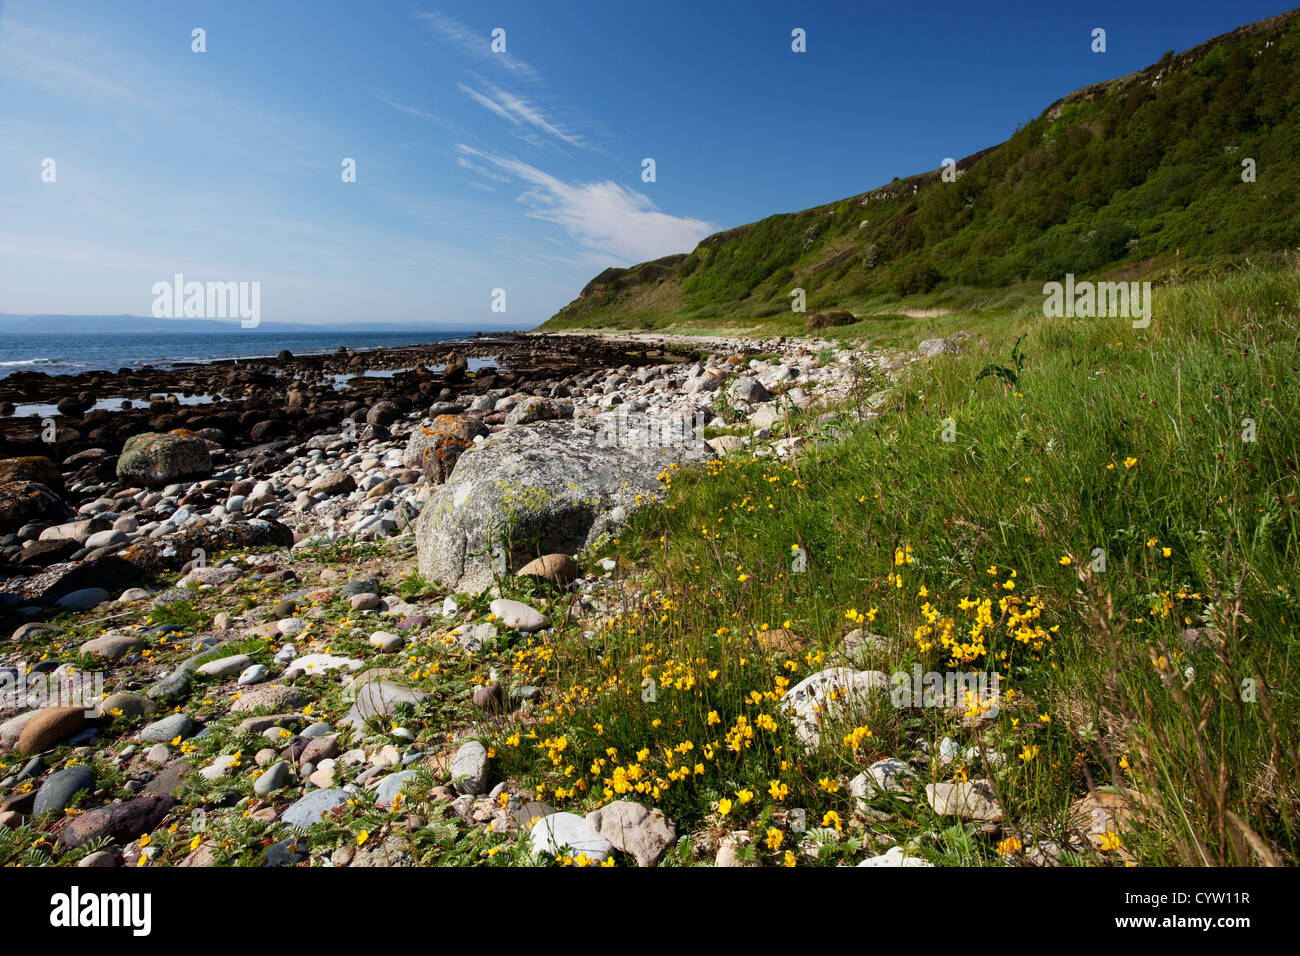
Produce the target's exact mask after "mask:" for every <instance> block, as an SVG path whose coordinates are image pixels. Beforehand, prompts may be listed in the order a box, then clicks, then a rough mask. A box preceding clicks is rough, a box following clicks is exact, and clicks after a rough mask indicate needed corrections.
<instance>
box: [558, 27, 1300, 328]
mask: <svg viewBox="0 0 1300 956" xmlns="http://www.w3.org/2000/svg"><path fill="white" fill-rule="evenodd" d="M1298 53H1300V11H1292V12H1291V13H1287V14H1284V15H1282V16H1279V17H1274V18H1272V19H1269V20H1262V21H1259V22H1258V23H1254V24H1250V25H1248V26H1244V27H1241V28H1239V29H1237V30H1234V31H1233V32H1232V33H1229V34H1226V35H1224V36H1221V37H1218V38H1216V39H1214V40H1211V41H1209V42H1207V43H1205V44H1202V45H1201V46H1199V47H1197V48H1195V49H1193V50H1189V51H1187V52H1185V53H1181V54H1174V53H1172V52H1170V53H1166V54H1165V56H1164V57H1162V58H1161V60H1160V62H1159V63H1156V64H1154V65H1152V66H1150V67H1148V68H1147V69H1145V70H1143V71H1141V72H1139V73H1134V74H1131V75H1129V76H1125V77H1121V78H1119V79H1116V80H1111V81H1109V82H1106V83H1099V84H1096V85H1093V86H1089V87H1086V88H1084V89H1081V90H1077V91H1075V92H1074V93H1072V94H1070V95H1069V96H1066V97H1065V98H1064V99H1061V100H1058V101H1057V102H1056V103H1053V104H1052V105H1051V106H1049V107H1048V108H1047V109H1045V110H1044V111H1043V113H1042V114H1041V115H1040V116H1039V117H1038V118H1037V119H1035V120H1033V121H1032V122H1030V123H1027V124H1026V125H1024V126H1022V127H1021V128H1020V129H1018V130H1016V132H1015V133H1014V135H1012V136H1011V138H1010V139H1008V140H1007V141H1006V142H1005V143H1002V144H1000V145H998V146H995V147H992V148H990V149H987V150H984V151H982V152H980V153H977V154H975V155H973V156H968V157H966V158H965V159H962V160H960V161H958V162H957V164H956V174H957V175H956V178H955V180H953V181H947V180H945V179H944V178H943V176H942V170H935V171H931V172H927V173H922V174H920V175H916V176H911V177H908V178H906V179H895V180H894V181H893V182H891V183H888V184H887V185H884V186H881V187H879V188H877V189H873V190H871V191H870V192H866V193H862V194H860V195H857V196H851V197H849V198H847V199H843V200H841V201H839V202H835V203H831V204H829V205H825V206H819V207H817V208H814V209H808V210H804V211H803V212H797V213H788V214H782V215H775V216H770V217H768V218H767V219H764V220H762V221H761V222H756V223H751V224H749V225H745V226H740V227H738V228H735V229H731V230H728V231H726V232H721V233H718V234H716V235H713V236H709V237H708V238H706V239H704V240H703V241H702V242H701V243H700V244H699V246H697V247H696V248H695V250H694V251H692V252H690V253H689V254H685V253H683V254H679V255H673V256H667V257H665V258H663V259H658V260H655V261H653V262H646V263H641V264H640V265H636V266H633V267H631V268H628V269H607V270H605V271H604V272H602V273H601V274H600V275H598V276H597V277H596V278H595V279H593V280H592V281H591V282H590V283H589V284H588V285H587V287H586V288H585V289H583V290H582V293H581V295H579V297H578V298H577V299H576V300H574V301H573V302H571V303H570V304H569V305H567V306H565V308H563V309H562V310H560V312H559V313H557V314H556V315H555V316H554V317H553V318H552V319H550V321H548V322H547V323H546V324H545V325H544V326H543V328H545V329H563V328H574V327H608V328H625V329H634V328H664V327H670V326H677V327H683V328H690V327H694V328H706V327H715V326H717V327H722V326H732V327H735V326H751V327H759V328H766V329H767V330H770V331H793V330H796V329H800V328H802V327H803V326H804V322H805V319H806V316H804V315H796V314H793V313H792V312H791V300H790V298H789V296H790V292H791V290H792V289H794V288H796V287H799V288H802V289H804V290H805V292H806V295H807V311H808V313H809V314H813V313H817V312H825V311H828V310H847V311H850V312H853V313H854V314H855V315H867V314H872V315H875V314H882V313H900V312H904V311H907V310H911V309H915V308H918V307H923V306H940V307H943V306H948V307H953V308H961V309H984V310H993V311H998V310H1002V309H1006V308H1015V307H1018V306H1023V305H1025V304H1026V303H1028V302H1029V301H1030V300H1031V299H1033V298H1035V297H1038V296H1041V284H1042V283H1043V282H1044V281H1047V280H1051V279H1060V278H1061V277H1062V276H1063V275H1064V274H1065V273H1067V272H1072V273H1075V274H1076V275H1081V274H1103V273H1104V274H1122V275H1125V276H1129V277H1137V276H1146V277H1149V278H1164V277H1165V276H1167V275H1170V274H1171V273H1172V274H1173V275H1175V276H1181V277H1187V276H1189V275H1194V274H1197V273H1201V272H1205V271H1211V270H1213V269H1215V267H1216V266H1220V265H1223V264H1226V263H1227V262H1231V261H1238V260H1240V259H1241V258H1242V257H1244V256H1246V255H1249V254H1252V253H1260V252H1264V251H1274V250H1280V249H1285V248H1289V247H1293V246H1295V245H1296V244H1297V243H1300V113H1298V112H1297V105H1298V104H1300V56H1297V54H1298ZM1247 159H1249V160H1253V161H1254V175H1255V181H1254V182H1247V181H1243V174H1244V173H1245V172H1246V170H1245V168H1244V167H1243V160H1247ZM951 176H952V174H951V173H950V174H949V178H950V179H951ZM848 319H849V317H844V319H843V321H848ZM846 331H849V330H846ZM855 331H861V330H855Z"/></svg>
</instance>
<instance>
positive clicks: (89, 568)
mask: <svg viewBox="0 0 1300 956" xmlns="http://www.w3.org/2000/svg"><path fill="white" fill-rule="evenodd" d="M710 344H714V345H718V344H722V345H725V346H726V348H725V349H721V350H719V351H717V352H715V353H713V354H712V355H708V356H703V357H695V356H691V357H687V356H688V355H689V352H687V355H684V354H683V353H684V352H686V351H687V350H686V349H685V347H684V346H683V345H681V344H679V343H676V342H674V343H671V344H668V343H664V342H661V341H656V340H650V341H647V340H646V339H645V338H640V339H638V338H626V337H607V336H549V335H536V334H517V335H511V336H496V337H492V338H491V339H489V338H487V337H484V338H483V339H482V340H479V341H478V342H477V343H476V344H474V345H473V346H472V347H467V346H466V345H464V344H457V345H450V346H422V347H415V348H413V349H411V348H403V349H384V350H378V351H377V352H376V353H373V354H372V353H362V354H354V355H351V356H349V355H348V354H347V353H346V352H340V353H339V354H337V355H334V356H313V357H310V358H306V359H294V358H292V357H290V356H287V355H281V356H280V357H279V358H278V359H276V360H274V367H272V360H263V361H261V362H255V363H241V364H240V365H238V366H235V365H233V364H232V365H230V366H225V367H223V366H222V365H220V364H214V365H212V366H205V367H203V368H202V369H201V370H198V369H189V368H185V369H173V370H168V371H159V372H157V373H156V374H145V373H139V372H137V373H131V374H124V375H120V376H112V375H108V374H105V373H87V375H83V376H78V377H76V380H75V383H69V382H66V381H63V380H57V381H50V382H46V384H45V386H44V387H45V388H46V389H50V390H63V391H70V390H71V389H72V388H74V387H76V386H82V385H87V384H88V383H90V382H94V383H97V384H95V385H94V386H93V388H94V391H89V392H87V391H83V392H80V393H76V394H75V395H74V396H73V400H72V402H73V404H72V405H71V406H69V404H68V402H67V401H65V402H63V403H61V404H62V406H63V407H64V409H65V410H64V412H62V413H60V414H59V415H58V416H57V417H54V418H51V419H48V420H46V421H45V422H44V423H43V424H39V425H37V424H33V423H32V420H30V419H29V420H26V421H15V420H10V421H5V422H4V423H3V436H2V438H0V456H3V458H2V459H0V535H2V536H3V537H0V600H3V602H4V603H5V604H6V605H8V606H15V605H21V604H24V603H32V604H33V606H41V605H47V604H49V603H51V602H53V601H56V600H61V599H66V597H67V595H68V594H69V592H73V591H78V590H81V589H82V588H83V586H85V585H87V584H88V583H89V582H92V581H94V582H96V584H97V586H99V587H101V588H104V587H126V586H129V585H130V584H132V583H135V581H136V580H137V579H142V578H146V577H148V576H149V575H152V574H156V573H158V572H160V571H166V570H178V569H180V568H182V567H185V566H187V565H188V564H190V563H191V562H192V561H200V562H201V561H203V560H205V559H206V557H207V556H208V555H211V554H215V553H217V552H218V551H222V550H229V549H232V548H250V547H260V546H267V545H273V546H280V547H289V546H292V545H293V544H294V543H295V541H296V542H302V541H303V540H306V539H312V538H314V537H316V536H319V535H320V534H321V533H326V534H329V535H336V536H337V535H342V534H351V535H355V536H357V537H359V538H360V539H362V540H367V539H370V538H373V537H375V536H387V535H391V534H395V533H403V532H405V531H406V530H407V529H408V528H410V527H411V526H412V523H413V521H414V518H415V516H416V515H417V514H418V513H419V511H420V509H421V508H422V507H423V505H424V503H425V501H426V500H427V499H428V498H429V497H430V496H431V495H432V494H433V492H434V490H435V489H438V488H440V487H441V486H444V485H447V486H448V487H450V488H452V489H453V491H452V494H461V495H468V494H470V493H471V490H470V489H468V488H466V489H462V485H463V484H465V483H468V482H471V481H474V480H477V481H478V482H479V483H480V484H481V483H482V482H483V481H489V482H491V481H495V482H497V484H500V483H501V482H500V475H496V476H495V477H494V475H493V474H492V473H491V470H490V469H487V470H484V469H477V470H471V471H470V472H468V473H464V474H462V475H461V476H459V478H460V479H461V480H457V481H453V480H452V479H453V470H454V469H455V465H456V461H457V459H458V457H459V455H460V453H461V452H462V451H464V450H466V449H468V448H472V447H475V446H476V445H479V444H483V443H484V442H486V441H487V440H488V439H489V438H493V439H494V441H493V442H492V443H491V444H492V447H493V448H496V449H498V450H499V451H500V450H501V449H502V448H503V447H504V448H505V449H506V451H505V452H504V453H498V454H497V455H496V456H495V458H496V459H497V460H496V463H495V467H496V468H497V470H498V471H500V470H501V469H504V470H505V471H507V472H509V471H511V470H512V469H517V467H518V465H517V462H515V458H514V453H513V451H512V450H511V449H513V447H514V446H515V445H519V444H521V443H523V444H526V443H528V441H530V440H533V444H534V445H537V446H538V447H537V448H535V449H534V451H533V452H532V453H530V454H532V455H533V457H535V458H538V459H539V461H537V462H534V463H533V464H532V465H530V466H529V467H530V468H532V469H533V470H535V471H537V472H539V474H541V478H540V479H539V482H540V484H541V485H546V484H547V483H548V482H549V483H550V484H551V485H553V486H556V487H579V488H581V489H582V493H581V494H578V495H577V496H575V500H578V499H582V497H583V495H585V494H587V491H588V490H590V486H591V485H592V482H593V481H595V480H596V479H594V478H593V476H592V475H591V474H588V473H587V472H585V471H582V470H581V469H579V471H580V473H577V474H573V475H569V476H568V477H562V476H561V475H560V474H559V472H563V471H564V467H565V466H572V465H574V463H575V461H577V458H576V457H575V455H577V451H576V449H577V448H578V447H579V446H581V447H583V448H584V449H585V454H586V466H585V467H586V468H587V471H590V469H591V467H593V466H594V465H595V463H597V462H601V461H604V462H606V464H608V465H609V466H610V467H607V468H606V469H605V471H606V474H605V476H604V478H603V479H600V481H599V482H598V483H603V486H604V487H606V488H613V487H614V486H616V485H617V486H619V487H620V488H621V489H622V491H626V490H627V489H629V488H632V484H635V488H634V489H633V490H632V491H631V492H630V494H632V495H635V494H638V493H639V494H643V495H644V494H647V493H649V492H650V491H651V490H652V488H651V487H650V486H651V485H653V484H654V482H653V480H652V478H653V475H654V474H655V473H657V470H658V467H657V466H655V467H650V468H648V469H647V468H645V467H639V466H640V465H641V464H645V463H647V462H648V463H650V464H651V465H654V463H655V461H656V459H657V458H658V457H662V456H663V455H664V454H667V453H669V452H675V450H676V449H677V448H679V447H681V446H683V445H685V446H689V448H690V449H691V450H692V453H693V454H696V455H699V454H716V453H725V452H726V451H731V450H735V449H736V448H739V447H741V446H742V444H743V442H744V441H747V440H748V438H742V437H740V436H737V435H732V434H721V435H718V436H717V437H715V438H713V439H712V440H710V441H709V442H708V443H707V444H705V443H704V442H703V441H702V439H701V434H702V431H703V429H705V428H710V427H711V428H713V429H715V430H724V429H729V428H730V429H733V430H734V428H735V426H737V425H738V424H746V423H747V424H749V425H751V426H752V427H753V430H754V433H755V434H757V435H759V436H760V437H766V435H767V434H768V433H769V432H770V429H771V427H772V426H773V425H775V424H776V423H777V422H779V421H780V420H781V419H782V417H783V415H784V414H785V412H783V411H781V410H780V409H781V408H782V403H784V406H785V407H788V408H794V409H798V408H801V407H807V406H810V405H812V404H814V403H817V402H822V401H825V400H827V399H828V398H834V397H837V396H838V397H843V395H844V394H846V393H847V383H848V382H849V380H850V379H851V378H852V374H854V369H855V368H857V369H859V370H860V369H861V367H864V366H863V363H867V364H869V365H879V366H880V367H882V368H884V367H893V368H897V367H901V365H902V364H903V362H904V361H905V360H904V359H903V358H902V357H899V356H892V357H891V356H886V357H884V358H883V359H882V358H881V357H880V356H864V355H861V354H858V353H856V352H851V351H843V352H841V351H838V350H836V349H834V348H833V346H831V345H829V343H819V342H781V341H780V340H778V341H776V342H775V343H771V344H764V345H763V346H761V347H762V348H765V349H766V350H767V351H766V352H764V353H763V356H764V357H763V359H762V361H751V360H747V359H746V354H747V353H748V354H751V355H752V354H755V353H756V352H757V350H758V349H759V348H760V346H759V345H758V344H756V343H754V342H752V341H748V340H735V341H732V342H722V343H718V342H716V341H715V342H712V343H710ZM467 353H469V354H468V355H467ZM832 353H833V355H834V357H835V358H834V360H833V361H825V362H824V361H822V360H820V359H819V358H818V355H819V354H821V355H822V357H823V358H826V357H827V355H828V354H832ZM488 354H490V355H493V356H495V357H496V360H497V361H500V362H501V364H502V365H503V366H506V368H500V367H496V366H489V367H481V368H479V369H477V370H475V371H472V372H471V371H469V370H468V364H469V363H468V358H470V357H475V356H477V355H488ZM417 357H418V359H419V361H418V362H414V367H410V368H407V367H408V366H411V365H412V363H413V361H414V359H416V358H417ZM435 357H436V358H438V359H440V360H441V362H442V366H441V367H440V369H439V370H438V371H437V372H434V371H430V370H429V369H428V368H426V367H425V363H428V362H430V361H432V359H433V358H435ZM394 365H397V366H400V367H403V368H407V370H406V371H400V372H397V373H396V374H394V375H392V376H391V377H385V378H365V377H361V376H360V373H361V372H364V371H366V370H372V369H375V368H383V367H392V366H394ZM338 368H347V369H350V370H351V371H352V372H355V373H358V376H357V377H354V378H352V379H351V380H350V382H349V385H350V386H351V387H350V388H349V389H347V390H346V391H343V392H340V391H338V390H336V389H335V388H333V387H332V384H331V383H330V380H329V379H328V376H331V375H335V374H339V373H337V372H336V371H335V370H336V369H338ZM31 378H32V376H31V375H30V374H28V375H25V376H24V380H28V379H31ZM137 379H147V380H149V382H150V383H151V386H152V387H151V388H147V389H146V388H145V387H144V385H143V384H141V383H140V382H138V381H137ZM5 381H6V382H9V380H5ZM724 383H725V385H726V388H725V394H723V393H722V392H723V386H724ZM188 386H193V388H196V389H198V388H203V389H216V390H217V391H218V394H220V395H221V396H223V398H222V400H221V401H219V402H216V403H213V404H211V405H190V406H186V405H179V404H177V403H175V402H166V401H154V402H153V403H152V404H151V405H150V407H149V408H148V409H138V410H137V409H132V410H124V411H119V412H110V411H105V410H94V411H89V410H84V408H78V407H76V406H77V405H78V404H80V405H82V406H84V405H86V404H87V403H88V402H90V401H92V400H93V399H94V398H95V396H96V394H102V393H103V392H113V393H114V394H126V393H128V392H130V391H131V390H133V389H136V388H140V389H142V390H143V391H144V392H145V393H148V392H154V391H156V390H157V389H158V388H171V389H181V388H183V387H188ZM8 387H9V388H10V389H11V390H12V389H14V388H15V387H16V386H15V385H14V384H12V383H10V384H9V386H8ZM828 389H830V391H829V392H828ZM225 396H229V397H225ZM33 397H35V398H41V397H46V396H45V395H42V394H40V393H39V392H38V393H35V394H34V393H32V392H30V391H29V392H27V393H25V395H24V398H27V399H31V398H33ZM602 416H604V417H602ZM584 419H591V420H590V421H588V422H586V426H587V427H577V425H576V424H574V422H575V420H584ZM546 422H564V423H568V424H563V425H559V424H557V425H545V424H544V423H546ZM522 426H526V427H522ZM547 428H550V429H551V432H552V433H551V434H549V435H544V436H543V437H542V438H541V440H540V443H539V442H538V441H536V440H534V439H535V438H536V436H535V435H534V434H533V433H534V432H536V431H537V430H539V429H540V430H543V431H545V430H546V429H547ZM499 432H509V433H510V436H512V437H502V438H501V440H495V438H496V436H497V433H499ZM46 439H52V440H46ZM776 451H777V452H778V453H786V452H788V451H789V448H788V447H787V446H785V445H782V444H780V443H778V444H777V446H776ZM490 457H491V456H488V455H483V456H481V459H482V461H484V462H485V463H487V462H488V461H489V458H490ZM578 457H581V456H578ZM669 457H672V455H671V454H669ZM557 468H558V471H556V469H557ZM548 469H549V471H552V472H556V473H554V474H548ZM633 472H638V473H639V474H640V477H639V478H638V479H637V481H636V482H634V483H632V484H629V482H628V475H629V474H631V473H633ZM602 494H603V492H600V491H597V492H595V498H593V499H591V501H585V502H584V501H581V500H579V501H578V510H579V511H583V512H584V513H585V512H587V511H592V509H593V507H595V506H594V505H593V503H592V502H596V501H597V499H599V501H598V504H599V508H597V509H596V511H594V512H592V513H591V514H587V515H586V516H585V518H581V519H580V520H579V521H578V524H577V525H574V524H573V522H572V521H571V520H569V519H570V518H571V517H572V516H571V515H570V516H569V517H565V518H560V517H557V516H556V515H555V514H553V513H550V512H547V513H545V514H542V513H539V514H538V515H534V516H532V518H530V519H529V520H530V521H531V522H532V525H533V526H534V529H533V530H534V532H537V533H525V534H524V535H523V536H522V537H521V538H519V539H518V540H516V541H514V542H513V543H512V544H511V546H510V547H511V550H512V554H511V556H510V558H509V560H508V561H507V563H509V564H512V565H515V566H517V565H518V564H519V563H524V562H526V560H527V559H528V556H529V555H528V552H531V556H532V557H535V556H537V554H539V553H548V552H551V551H576V550H579V549H580V548H581V547H582V546H583V544H584V543H589V540H588V536H589V532H590V529H591V527H592V526H594V525H595V524H596V523H597V519H598V518H599V517H600V514H601V513H604V512H606V511H609V510H610V509H613V508H617V507H619V506H620V504H621V505H624V506H625V505H626V502H620V501H615V500H614V498H615V497H626V496H625V495H622V492H620V495H615V496H613V497H611V496H609V495H605V497H604V498H602V497H601V495H602ZM475 497H476V500H477V499H478V498H480V497H481V496H475ZM497 498H498V500H497V505H498V506H500V507H505V505H503V504H502V502H501V500H500V498H501V496H500V495H498V496H497ZM435 507H443V506H442V505H436V506H435ZM511 507H514V508H515V510H518V503H517V502H516V503H514V504H513V505H511ZM444 510H445V509H444ZM553 510H554V509H552V511H553ZM457 520H459V521H461V522H462V523H463V522H464V520H467V519H457ZM478 520H479V521H480V522H488V521H491V520H494V519H493V516H492V515H490V514H485V513H484V514H480V515H479V518H478ZM616 520H617V516H616ZM566 522H567V524H566ZM557 524H559V525H565V527H566V529H567V530H566V531H564V532H563V533H558V534H550V532H549V531H548V530H547V528H546V527H542V526H551V525H557ZM443 531H444V532H445V533H444V534H442V536H441V537H439V536H438V535H434V536H433V537H434V538H437V539H438V540H437V541H436V542H434V543H431V544H430V545H429V548H431V549H438V550H445V549H444V548H443V543H444V542H443V539H444V538H447V535H450V536H451V537H452V538H456V537H457V536H458V535H459V536H460V539H461V540H459V541H458V543H457V545H456V547H457V548H459V552H458V553H459V554H460V555H461V557H460V558H457V559H455V560H456V561H460V564H458V565H456V566H455V567H452V566H451V562H450V561H449V560H448V559H446V558H445V556H444V555H440V556H437V557H430V558H429V559H427V560H423V559H422V563H421V567H422V568H423V569H425V570H426V571H429V572H430V573H431V574H432V575H433V576H435V577H437V578H439V579H441V580H445V583H447V584H448V585H449V586H450V585H455V584H457V583H458V582H459V581H461V580H462V579H463V578H465V577H466V576H467V575H468V576H471V577H474V578H475V579H476V580H480V581H481V579H482V578H483V568H482V566H481V564H482V559H480V562H479V566H477V567H476V568H474V569H468V570H467V569H466V568H465V567H463V565H464V553H465V544H464V540H465V539H466V538H472V539H474V540H475V541H476V542H478V543H483V541H485V540H486V539H485V538H484V533H483V530H482V528H481V527H480V528H477V529H476V530H473V531H470V532H468V533H466V532H465V531H464V529H463V528H461V527H460V525H458V524H456V523H455V521H453V522H451V527H450V530H448V529H443ZM530 534H531V537H530ZM480 539H482V540H480ZM548 541H549V543H550V546H549V547H542V545H544V544H546V543H547V542H548ZM26 613H34V612H33V611H31V610H28V611H27V612H26Z"/></svg>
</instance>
